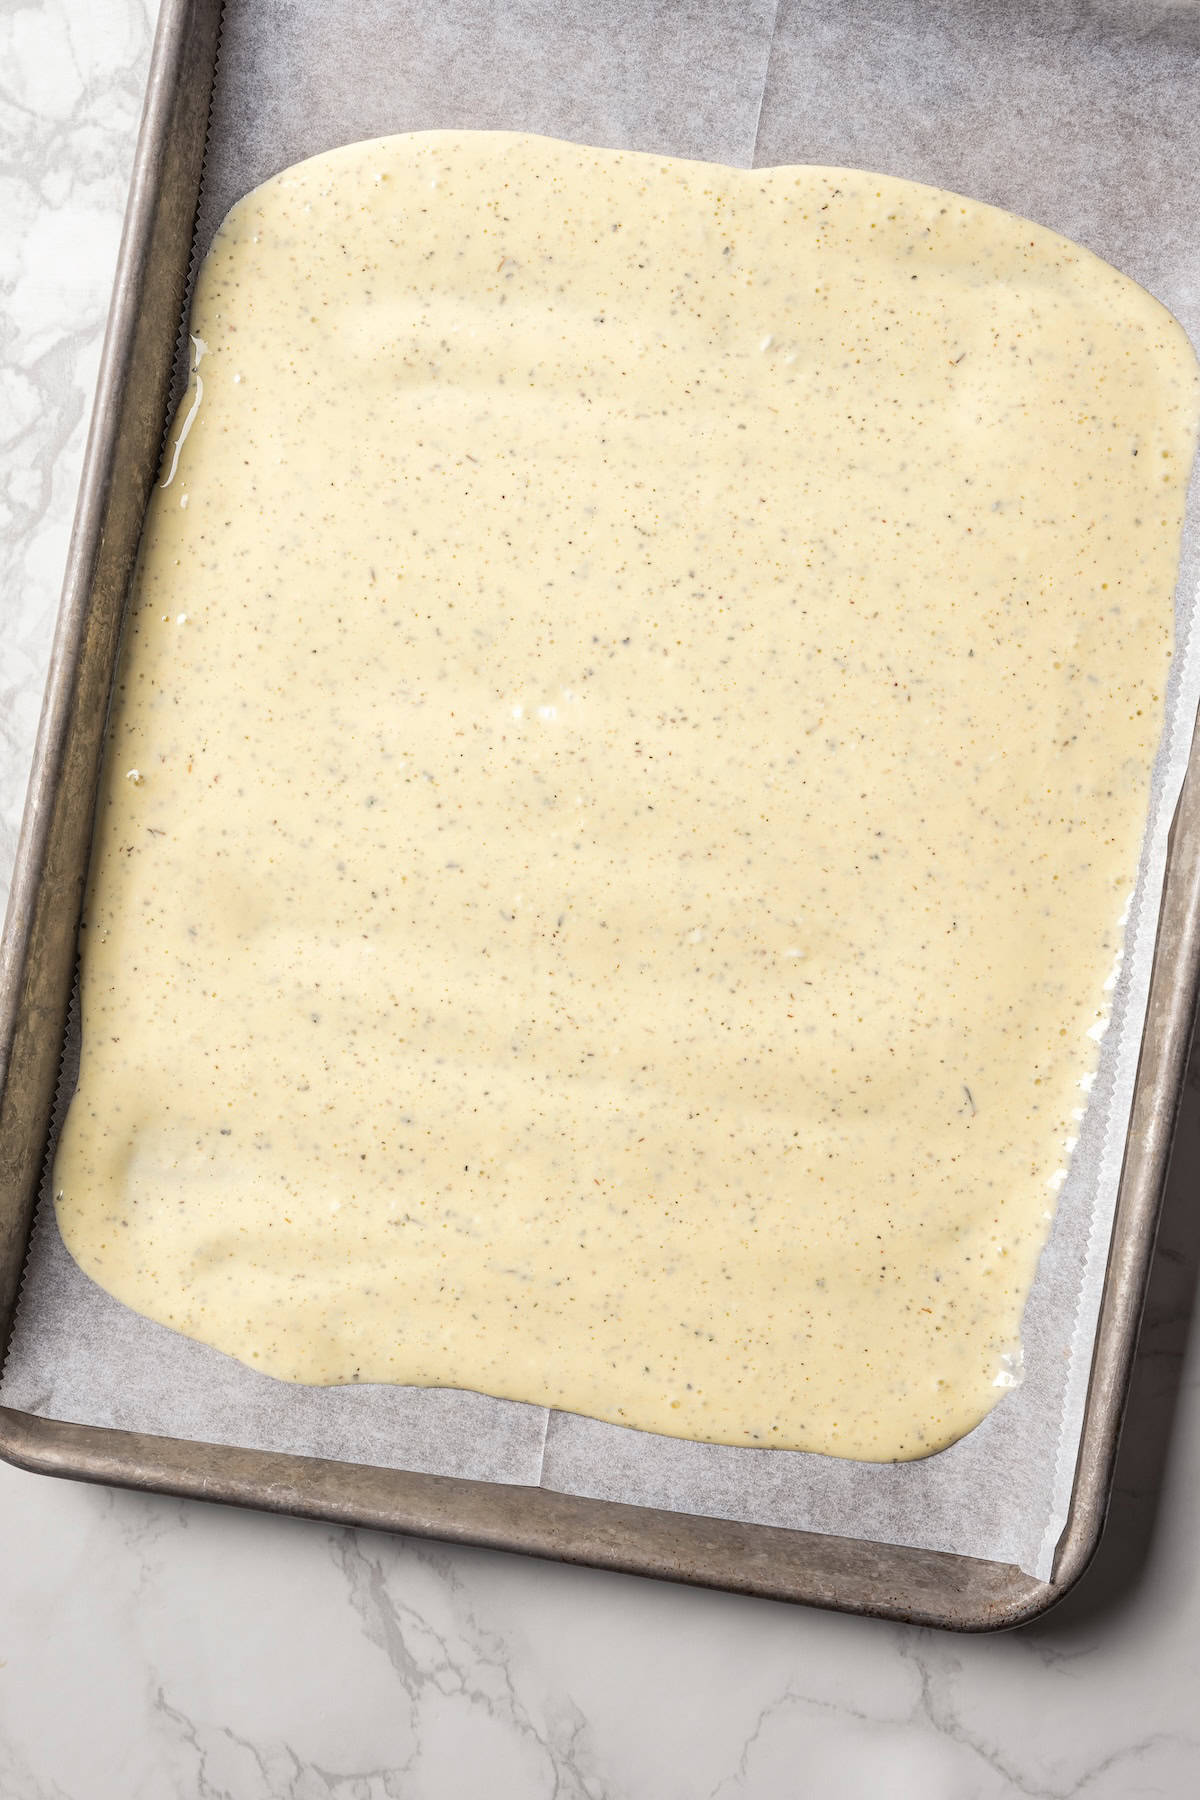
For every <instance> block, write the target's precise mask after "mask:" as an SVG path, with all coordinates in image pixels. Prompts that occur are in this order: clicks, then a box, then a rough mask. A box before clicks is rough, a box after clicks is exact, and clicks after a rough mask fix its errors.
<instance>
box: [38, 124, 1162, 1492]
mask: <svg viewBox="0 0 1200 1800" xmlns="http://www.w3.org/2000/svg"><path fill="white" fill-rule="evenodd" d="M192 329H193V331H194V333H195V344H196V356H197V368H196V373H195V376H194V379H193V383H192V389H191V392H190V394H189V396H188V398H187V399H186V400H185V402H184V406H183V408H182V409H181V413H180V421H179V424H178V426H177V427H176V431H175V433H174V434H173V438H175V437H178V436H180V435H183V427H184V425H185V423H187V424H189V425H190V429H189V430H188V431H187V432H186V435H185V436H184V441H183V442H182V445H181V446H180V445H179V444H177V443H176V442H174V441H173V442H172V444H171V446H169V449H168V454H167V457H166V459H165V462H164V471H163V479H164V482H165V486H163V487H162V488H161V489H160V491H159V492H157V493H156V495H155V497H154V504H153V507H152V510H151V514H150V519H149V524H148V526H147V531H146V536H145V542H144V546H143V555H142V564H141V572H140V576H139V579H138V583H137V591H136V595H135V598H134V604H133V612H132V620H131V623H130V626H129V634H128V638H127V642H126V646H125V653H124V659H123V663H122V675H121V681H120V688H119V693H118V697H117V703H116V710H115V714H114V719H113V725H112V733H111V740H110V754H109V759H108V765H107V772H106V775H105V780H104V788H103V795H102V801H101V810H100V821H99V833H98V839H97V848H96V853H95V860H94V865H93V872H92V884H91V890H90V897H89V901H88V905H87V921H86V930H85V935H84V963H83V1008H84V1047H83V1067H82V1072H81V1076H80V1082H79V1089H78V1093H77V1094H76V1097H75V1100H74V1103H73V1105H72V1107H71V1111H70V1117H69V1120H68V1124H67V1129H66V1133H65V1136H64V1138H63V1141H62V1146H61V1149H60V1152H59V1156H58V1162H57V1167H56V1188H57V1189H58V1190H59V1193H58V1213H59V1219H60V1222H61V1226H62V1230H63V1234H64V1236H65V1238H66V1241H67V1244H68V1245H69V1247H70V1249H71V1251H72V1252H73V1253H74V1255H75V1256H76V1257H77V1258H78V1260H79V1262H80V1263H81V1264H82V1266H83V1268H84V1269H85V1270H86V1271H87V1272H88V1273H89V1274H90V1275H92V1276H93V1277H94V1278H95V1279H96V1280H97V1281H98V1282H100V1283H101V1284H102V1285H103V1286H104V1287H105V1288H107V1289H108V1290H109V1291H110V1292H111V1293H113V1294H115V1295H116V1296H117V1297H118V1298H119V1299H121V1300H123V1301H125V1302H126V1303H127V1304H128V1305H130V1306H132V1307H134V1308H136V1309H137V1310H138V1311H139V1312H142V1313H146V1314H148V1315H150V1316H151V1317H152V1318H155V1319H158V1320H162V1321H164V1322H166V1323H167V1324H170V1325H173V1326H175V1327H176V1328H177V1329H179V1330H180V1331H184V1332H187V1333H189V1334H190V1335H192V1336H194V1337H197V1338H202V1339H204V1340H205V1341H207V1342H208V1343H211V1344H215V1345H218V1346H219V1347H220V1348H221V1349H223V1350H226V1351H229V1352H230V1353H231V1354H233V1355H234V1356H237V1357H240V1358H242V1359H243V1360H244V1361H246V1362H248V1363H250V1364H252V1365H253V1366H254V1367H255V1368H257V1369H261V1370H265V1371H267V1372H269V1373H270V1374H272V1375H277V1376H282V1377H285V1378H286V1379H289V1380H295V1381H305V1382H322V1383H325V1382H349V1381H396V1382H415V1383H424V1384H437V1385H452V1386H459V1387H467V1388H476V1389H482V1390H483V1391H484V1392H487V1393H490V1394H499V1395H508V1396H512V1397H515V1398H518V1399H521V1400H529V1401H538V1402H544V1403H547V1404H549V1405H553V1406H557V1407H563V1408H568V1409H570V1410H572V1411H576V1412H583V1413H590V1414H593V1415H595V1416H597V1417H600V1418H604V1419H613V1420H619V1421H622V1422H624V1423H626V1424H630V1425H637V1426H642V1427H645V1428H647V1429H650V1430H654V1431H661V1432H669V1433H672V1434H675V1435H680V1436H687V1437H699V1438H709V1439H715V1440H718V1441H720V1442H724V1443H732V1444H758V1445H780V1446H800V1447H803V1448H808V1449H817V1450H824V1451H831V1452H835V1453H838V1454H841V1455H844V1456H853V1457H864V1458H892V1457H912V1456H919V1455H922V1454H924V1453H926V1452H928V1451H931V1450H934V1449H937V1448H938V1447H940V1446H943V1445H945V1444H947V1443H949V1442H951V1441H952V1440H953V1439H954V1438H956V1437H958V1436H960V1435H961V1434H962V1433H963V1432H964V1431H966V1430H968V1429H969V1428H970V1427H971V1426H972V1425H973V1424H975V1423H976V1422H977V1421H978V1420H979V1419H980V1418H981V1417H982V1416H983V1415H984V1414H985V1413H986V1412H987V1411H988V1409H989V1408H990V1407H991V1406H992V1404H993V1403H994V1402H995V1401H996V1400H997V1399H998V1398H999V1396H1000V1394H1001V1393H1002V1392H1003V1389H1004V1385H1005V1384H1006V1382H1007V1381H1008V1380H1009V1379H1010V1376H1009V1375H1008V1373H1007V1371H1008V1369H1009V1368H1010V1366H1011V1363H1010V1358H1011V1353H1013V1352H1014V1350H1015V1347H1016V1345H1017V1340H1018V1333H1019V1326H1020V1318H1021V1311H1022V1306H1023V1303H1024V1300H1025V1297H1026V1294H1027V1291H1028V1289H1029V1286H1030V1283H1031V1280H1032V1277H1033V1272H1034V1266H1035V1261H1036V1258H1037V1254H1038V1250H1039V1247H1040V1245H1041V1243H1042V1241H1043V1238H1044V1236H1045V1232H1046V1227H1047V1220H1048V1217H1049V1213H1050V1209H1051V1208H1052V1206H1053V1200H1054V1195H1055V1193H1056V1191H1057V1186H1058V1184H1059V1182H1060V1181H1061V1179H1062V1168H1063V1165H1064V1162H1065V1160H1066V1157H1067V1155H1068V1150H1069V1140H1070V1138H1071V1135H1072V1132H1073V1131H1074V1130H1075V1129H1076V1126H1075V1123H1074V1121H1075V1120H1076V1119H1077V1117H1078V1115H1079V1108H1080V1107H1081V1105H1082V1104H1083V1097H1084V1091H1085V1089H1086V1085H1087V1080H1088V1075H1089V1071H1090V1070H1091V1069H1092V1068H1093V1066H1094V1062H1095V1057H1096V1042H1097V1038H1098V1036H1099V1035H1100V1033H1101V1031H1102V1029H1103V1025H1102V1022H1103V1018H1104V1011H1105V1004H1106V1003H1105V993H1104V987H1105V980H1106V977H1108V976H1109V974H1110V972H1111V970H1112V968H1113V965H1114V959H1115V957H1116V954H1117V951H1118V947H1119V943H1120V937H1121V932H1120V921H1121V916H1122V912H1123V909H1124V907H1125V905H1126V903H1127V899H1128V895H1129V893H1130V889H1131V885H1132V881H1133V877H1134V873H1135V866H1136V860H1137V854H1138V847H1139V841H1140V836H1141V832H1142V827H1143V822H1144V815H1145V809H1146V804H1147V793H1148V775H1149V769H1150V764H1151V759H1152V756H1153V753H1154V750H1155V747H1156V743H1157V739H1158V735H1159V731H1160V727H1161V723H1162V716H1163V705H1162V696H1163V687H1164V682H1165V679H1166V672H1167V662H1168V657H1169V654H1170V642H1171V623H1172V603H1171V594H1172V585H1173V580H1174V575H1175V569H1176V559H1177V554H1178V542H1179V534H1180V524H1181V515H1182V509H1183V501H1184V489H1185V482H1186V475H1187V470H1188V464H1189V459H1190V455H1191V450H1192V444H1193V438H1194V434H1195V427H1196V417H1197V384H1196V369H1195V363H1194V360H1193V357H1192V355H1191V352H1190V350H1189V349H1188V346H1187V343H1186V341H1185V339H1184V336H1183V334H1182V332H1181V331H1180V329H1179V327H1178V326H1177V325H1176V324H1175V323H1174V321H1173V320H1172V319H1171V318H1170V317H1169V316H1168V315H1167V314H1166V313H1165V312H1164V311H1163V309H1162V308H1161V307H1160V306H1159V305H1158V304H1157V303H1156V302H1155V301H1153V300H1152V299H1150V298H1149V296H1148V295H1146V294H1145V293H1143V292H1142V291H1141V290H1140V289H1139V288H1137V287H1136V286H1135V285H1134V284H1133V283H1132V282H1130V281H1129V280H1127V279H1126V278H1125V277H1123V276H1121V275H1119V274H1117V273H1116V272H1115V271H1114V270H1112V269H1111V268H1109V267H1107V266H1106V265H1105V264H1103V263H1101V262H1099V261H1098V260H1097V259H1096V258H1095V257H1093V256H1091V255H1090V254H1089V253H1088V252H1086V251H1084V250H1080V249H1078V248H1076V247H1075V246H1073V245H1071V244H1069V243H1068V242H1066V241H1065V240H1064V239H1062V238H1060V237H1057V236H1055V235H1054V234H1053V233H1051V232H1049V231H1045V230H1043V229H1041V228H1039V227H1038V226H1035V225H1030V224H1028V223H1027V222H1025V221H1023V220H1020V219H1016V218H1013V217H1011V216H1009V215H1008V214H1006V213H1002V212H997V211H994V210H992V209H991V208H989V207H986V206H980V205H976V204H973V203H972V202H970V201H967V200H963V199H960V198H958V197H956V196H954V195H951V194H946V193H941V192H936V191H934V190H932V189H929V188H924V187H917V186H914V185H912V184H910V183H907V182H903V181H895V180H889V179H884V178H881V177H878V176H874V175H864V174H858V173H852V172H847V171H844V170H829V169H811V168H805V169H771V170H764V171H757V172H753V173H751V172H745V171H740V170H732V169H724V168H717V167H711V166H708V165H704V164H698V163H686V162H677V161H672V160H670V159H666V158H661V157H654V156H644V155H634V154H619V153H615V152H612V151H600V150H587V149H579V148H577V147H575V146H572V145H567V144H559V143H554V142H550V141H547V140H543V139H538V138H529V137H517V136H508V135H500V134H490V133H442V132H437V133H429V134H421V135H416V136H410V137H398V138H393V139H388V140H383V141H380V142H376V143H370V144H364V145H354V146H351V147H350V148H348V149H344V150H338V151H334V152H332V153H331V154H329V155H326V156H321V157H317V158H315V159H314V160H313V161H311V162H307V163H304V164H302V165H301V166H300V167H298V168H295V169H291V170H289V171H288V172H287V173H285V174H283V175H281V176H279V177H277V178H276V179H275V180H273V181H270V182H268V183H267V184H266V186H265V187H262V188H260V189H258V190H257V192H255V193H253V194H251V195H250V196H249V197H248V198H247V199H245V200H243V201H242V202H241V203H240V204H239V205H238V206H236V207H235V208H234V210H233V212H232V213H231V214H230V216H229V218H228V219H227V221H226V222H225V224H224V226H223V227H222V229H221V232H220V234H219V236H218V238H217V241H216V244H215V246H214V248H213V250H212V253H211V255H210V256H209V258H208V260H207V261H206V263H205V265H204V267H203V269H202V271H201V275H200V280H199V286H198V290H197V295H196V303H195V309H194V315H193V326H192Z"/></svg>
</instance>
